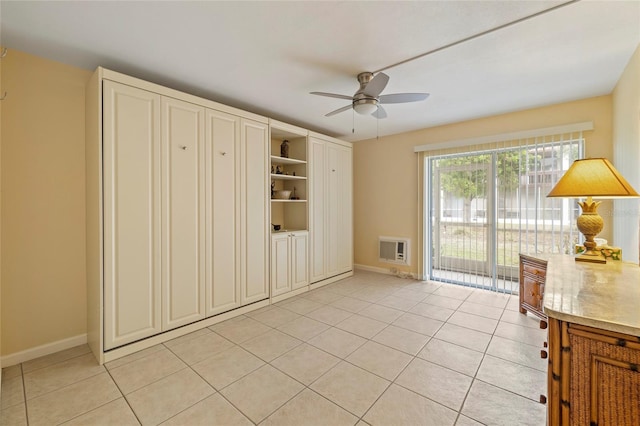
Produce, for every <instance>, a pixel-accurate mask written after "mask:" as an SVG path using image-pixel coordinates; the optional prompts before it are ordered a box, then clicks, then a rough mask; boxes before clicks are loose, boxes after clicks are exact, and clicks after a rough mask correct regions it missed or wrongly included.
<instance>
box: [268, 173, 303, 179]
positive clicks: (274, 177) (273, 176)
mask: <svg viewBox="0 0 640 426" xmlns="http://www.w3.org/2000/svg"><path fill="white" fill-rule="evenodd" d="M271 179H278V180H307V177H306V176H293V175H282V174H276V173H271Z"/></svg>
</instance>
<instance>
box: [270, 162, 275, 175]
mask: <svg viewBox="0 0 640 426" xmlns="http://www.w3.org/2000/svg"><path fill="white" fill-rule="evenodd" d="M275 172H276V169H275V167H273V164H272V165H271V174H274V173H275Z"/></svg>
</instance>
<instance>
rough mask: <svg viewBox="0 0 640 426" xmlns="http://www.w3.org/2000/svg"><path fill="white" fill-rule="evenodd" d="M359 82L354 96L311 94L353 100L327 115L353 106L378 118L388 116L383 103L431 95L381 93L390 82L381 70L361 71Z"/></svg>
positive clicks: (328, 115)
mask: <svg viewBox="0 0 640 426" xmlns="http://www.w3.org/2000/svg"><path fill="white" fill-rule="evenodd" d="M358 82H359V83H360V88H359V89H358V91H357V92H356V93H355V94H354V95H353V96H347V95H339V94H336V93H326V92H311V94H312V95H320V96H328V97H330V98H338V99H346V100H349V101H351V104H350V105H347V106H344V107H342V108H338V109H337V110H335V111H331V112H330V113H328V114H326V115H325V117H331V116H332V115H336V114H339V113H341V112H343V111H347V110H349V109H351V108H353V109H354V111H355V112H357V113H358V114H363V115H364V114H371V115H373V116H374V117H376V118H386V117H387V112H386V111H385V110H384V108H382V104H401V103H405V102H418V101H424V100H425V99H427V98H428V97H429V94H428V93H393V94H390V95H381V94H380V93H382V91H383V90H384V88H385V87H386V86H387V83H388V82H389V76H388V75H386V74H385V73H383V72H379V73H377V74H376V75H375V76H374V75H373V73H371V72H361V73H360V74H358Z"/></svg>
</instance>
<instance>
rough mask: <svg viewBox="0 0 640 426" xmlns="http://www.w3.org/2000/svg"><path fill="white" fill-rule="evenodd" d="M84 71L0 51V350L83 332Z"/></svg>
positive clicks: (86, 75)
mask: <svg viewBox="0 0 640 426" xmlns="http://www.w3.org/2000/svg"><path fill="white" fill-rule="evenodd" d="M90 74H91V73H90V72H89V71H85V70H81V69H78V68H74V67H70V66H67V65H63V64H60V63H57V62H52V61H49V60H46V59H42V58H39V57H35V56H31V55H28V54H25V53H22V52H19V51H15V50H9V52H8V54H7V56H6V57H5V58H4V59H2V81H1V83H2V84H0V87H1V88H2V90H6V91H7V92H8V93H9V96H8V97H7V99H5V100H4V101H2V117H1V129H2V130H1V131H2V159H1V161H2V162H1V167H0V168H1V173H2V175H1V181H2V190H3V192H2V211H1V228H2V230H3V233H2V246H1V249H0V250H1V252H2V259H1V261H2V263H1V265H0V267H1V275H2V277H1V282H2V354H3V355H8V354H13V353H16V352H20V351H23V350H26V349H31V348H34V347H36V346H40V345H45V344H48V343H51V342H55V341H58V340H62V339H66V338H70V337H74V336H77V335H82V334H84V333H86V301H85V299H86V296H85V295H86V285H85V282H86V279H85V217H84V216H85V215H84V180H85V176H84V86H85V83H86V81H87V80H88V78H89V76H90Z"/></svg>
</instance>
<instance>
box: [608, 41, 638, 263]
mask: <svg viewBox="0 0 640 426" xmlns="http://www.w3.org/2000/svg"><path fill="white" fill-rule="evenodd" d="M613 151H614V157H613V158H614V166H615V167H616V168H617V169H618V170H619V171H620V173H622V175H623V176H624V177H625V178H626V179H627V180H628V181H629V183H630V184H631V185H632V186H633V187H634V188H635V190H636V191H640V167H639V165H640V45H638V48H637V49H636V52H635V54H634V55H633V56H632V57H631V60H630V61H629V63H628V64H627V67H626V68H625V70H624V72H623V73H622V76H621V77H620V80H619V81H618V84H617V85H616V87H615V89H614V91H613ZM613 214H614V218H615V222H614V233H613V236H614V238H613V241H614V242H615V244H616V245H617V246H620V247H622V256H623V258H624V260H627V261H631V262H636V263H638V261H639V260H640V259H639V258H640V248H639V247H638V246H639V244H640V242H639V239H640V236H639V235H638V232H639V231H638V223H640V200H638V199H632V200H624V201H623V200H620V201H616V202H615V207H614V209H613ZM630 230H632V231H631V232H629V231H630Z"/></svg>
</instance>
